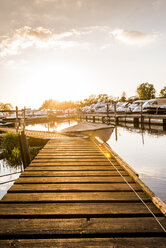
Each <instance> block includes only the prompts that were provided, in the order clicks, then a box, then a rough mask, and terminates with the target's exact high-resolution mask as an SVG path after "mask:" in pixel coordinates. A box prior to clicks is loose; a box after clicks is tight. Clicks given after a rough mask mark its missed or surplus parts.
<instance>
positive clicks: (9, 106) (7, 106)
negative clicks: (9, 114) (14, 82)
mask: <svg viewBox="0 0 166 248" xmlns="http://www.w3.org/2000/svg"><path fill="white" fill-rule="evenodd" d="M0 109H1V110H11V109H13V106H12V104H11V103H2V102H0Z"/></svg>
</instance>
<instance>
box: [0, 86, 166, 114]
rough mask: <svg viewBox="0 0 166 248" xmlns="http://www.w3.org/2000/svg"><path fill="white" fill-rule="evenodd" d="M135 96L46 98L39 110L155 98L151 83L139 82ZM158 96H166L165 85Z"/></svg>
mask: <svg viewBox="0 0 166 248" xmlns="http://www.w3.org/2000/svg"><path fill="white" fill-rule="evenodd" d="M136 92H137V96H136V97H132V98H127V95H126V93H125V92H123V93H122V95H121V97H120V98H115V97H113V96H110V95H108V94H99V95H90V96H89V97H88V98H85V99H84V100H82V101H76V102H73V101H63V102H59V101H57V100H53V99H48V100H45V101H44V102H43V104H42V105H41V107H40V108H39V109H40V110H42V109H50V110H53V109H56V110H65V109H73V108H78V107H84V106H86V105H88V106H90V105H92V104H95V103H97V102H107V103H113V102H115V101H121V102H125V101H134V100H139V99H140V100H148V99H153V98H156V90H155V88H154V85H153V84H150V83H147V82H146V83H142V84H140V85H139V86H138V87H137V89H136ZM159 97H160V98H166V86H164V87H163V88H162V89H161V90H160V94H159ZM10 109H13V106H12V105H11V104H10V103H6V104H4V103H1V102H0V110H10Z"/></svg>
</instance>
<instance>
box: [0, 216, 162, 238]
mask: <svg viewBox="0 0 166 248" xmlns="http://www.w3.org/2000/svg"><path fill="white" fill-rule="evenodd" d="M158 219H159V221H160V223H162V225H165V224H166V220H165V218H164V217H158ZM0 225H1V228H0V237H3V236H4V235H5V236H8V237H10V235H12V236H15V237H20V236H24V237H26V235H28V236H30V235H38V236H39V235H46V236H48V237H49V235H51V234H52V235H54V237H55V235H59V234H60V235H64V234H68V235H73V234H74V235H76V234H77V235H80V234H82V235H86V234H91V235H95V236H96V237H101V236H102V234H109V235H110V236H113V235H114V234H116V233H118V234H125V235H126V233H130V235H132V234H135V233H137V235H139V233H141V234H143V233H144V234H146V233H150V234H151V236H153V235H155V234H158V233H163V235H164V232H163V230H162V229H161V227H160V226H159V224H158V223H157V222H156V220H155V219H154V218H153V217H144V218H139V217H137V218H135V217H133V218H116V219H115V218H90V220H87V219H86V218H76V219H75V218H74V219H49V220H48V219H33V218H32V219H18V220H17V221H16V220H15V219H10V220H9V219H0Z"/></svg>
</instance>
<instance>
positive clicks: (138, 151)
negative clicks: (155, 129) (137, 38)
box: [107, 127, 166, 203]
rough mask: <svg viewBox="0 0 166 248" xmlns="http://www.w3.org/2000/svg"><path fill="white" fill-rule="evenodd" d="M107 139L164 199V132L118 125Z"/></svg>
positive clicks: (165, 153) (165, 152)
mask: <svg viewBox="0 0 166 248" xmlns="http://www.w3.org/2000/svg"><path fill="white" fill-rule="evenodd" d="M107 143H108V144H109V145H110V146H111V148H112V149H113V150H114V151H115V152H116V153H117V154H118V155H119V156H120V157H121V158H123V160H125V161H126V162H127V163H128V164H129V165H130V166H131V167H132V168H133V169H134V170H135V171H136V172H137V173H138V174H139V177H140V179H141V180H142V181H143V182H144V183H145V184H146V185H147V186H148V187H149V188H150V189H151V190H152V191H153V192H154V193H155V194H156V195H157V196H159V197H160V199H162V200H163V201H164V202H165V203H166V190H165V189H166V132H164V131H163V132H160V133H159V134H158V133H153V134H152V133H149V131H146V130H144V131H142V130H140V129H133V128H129V129H127V128H124V127H118V128H117V130H116V129H114V131H113V134H112V136H111V138H110V139H109V140H108V142H107Z"/></svg>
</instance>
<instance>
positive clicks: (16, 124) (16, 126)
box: [15, 106, 19, 133]
mask: <svg viewBox="0 0 166 248" xmlns="http://www.w3.org/2000/svg"><path fill="white" fill-rule="evenodd" d="M15 128H16V133H18V128H19V122H18V107H17V106H16V122H15Z"/></svg>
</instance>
